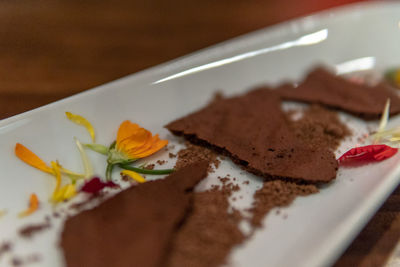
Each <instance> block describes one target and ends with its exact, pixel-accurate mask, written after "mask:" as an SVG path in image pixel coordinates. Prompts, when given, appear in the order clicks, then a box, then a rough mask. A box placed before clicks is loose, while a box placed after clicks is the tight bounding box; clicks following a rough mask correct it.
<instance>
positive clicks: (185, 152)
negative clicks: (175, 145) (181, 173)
mask: <svg viewBox="0 0 400 267" xmlns="http://www.w3.org/2000/svg"><path fill="white" fill-rule="evenodd" d="M185 144H186V148H184V149H182V150H180V151H179V152H178V160H177V161H176V163H175V167H174V168H175V169H181V168H182V167H184V166H187V165H189V164H191V163H194V162H198V161H201V160H207V161H209V162H211V163H212V164H213V165H214V167H215V168H218V166H219V164H220V160H219V159H217V154H216V153H215V152H213V151H212V150H210V149H208V148H205V147H201V146H197V145H193V144H191V143H189V142H186V143H185ZM208 171H209V172H213V169H212V167H211V164H210V166H209V168H208Z"/></svg>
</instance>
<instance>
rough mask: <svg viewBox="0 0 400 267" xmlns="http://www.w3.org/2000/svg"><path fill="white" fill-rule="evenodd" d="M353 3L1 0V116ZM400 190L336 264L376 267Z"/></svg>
mask: <svg viewBox="0 0 400 267" xmlns="http://www.w3.org/2000/svg"><path fill="white" fill-rule="evenodd" d="M353 2H361V1H360V0H301V1H299V0H219V1H217V0H201V1H200V0H192V1H184V0H170V1H161V0H132V1H129V0H116V1H104V0H79V1H78V0H65V1H61V0H35V1H32V0H31V1H29V0H17V1H16V0H2V1H0V107H1V108H0V119H2V118H6V117H9V116H12V115H15V114H18V113H21V112H23V111H27V110H30V109H32V108H35V107H38V106H41V105H44V104H47V103H50V102H53V101H55V100H58V99H61V98H64V97H66V96H70V95H72V94H75V93H78V92H81V91H84V90H86V89H89V88H92V87H94V86H97V85H100V84H102V83H105V82H109V81H111V80H114V79H117V78H119V77H122V76H125V75H127V74H131V73H134V72H137V71H139V70H142V69H145V68H148V67H151V66H154V65H157V64H159V63H162V62H165V61H168V60H171V59H174V58H176V57H179V56H183V55H185V54H188V53H190V52H194V51H196V50H199V49H201V48H205V47H207V46H210V45H213V44H216V43H219V42H221V41H224V40H227V39H230V38H233V37H236V36H238V35H241V34H244V33H248V32H250V31H254V30H257V29H260V28H263V27H267V26H269V25H272V24H276V23H279V22H282V21H285V20H288V19H292V18H296V17H299V16H303V15H307V14H310V13H313V12H317V11H320V10H324V9H327V8H331V7H335V6H340V5H344V4H350V3H353ZM399 211H400V190H399V189H398V190H396V191H395V192H394V194H393V195H392V196H391V197H390V198H389V199H388V201H386V203H385V205H384V206H383V207H382V208H381V209H380V211H379V212H378V213H377V214H376V215H375V217H374V218H373V219H372V221H371V222H370V223H369V224H368V226H367V227H366V228H365V229H364V230H363V232H362V233H361V234H360V235H359V237H358V238H357V239H356V240H355V241H354V242H353V244H352V245H351V247H350V248H349V249H348V250H347V251H346V253H345V254H344V255H343V256H342V257H341V258H340V260H339V261H338V263H337V264H336V265H337V266H382V265H383V264H384V262H385V261H386V260H387V258H388V257H389V256H390V254H391V252H392V251H393V249H394V247H395V245H396V244H397V242H398V240H399V238H400V215H399V214H400V213H399Z"/></svg>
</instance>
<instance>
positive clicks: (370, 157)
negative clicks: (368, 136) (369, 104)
mask: <svg viewBox="0 0 400 267" xmlns="http://www.w3.org/2000/svg"><path fill="white" fill-rule="evenodd" d="M389 113H390V99H387V101H386V104H385V108H384V110H383V112H382V117H381V120H380V123H379V126H378V131H377V132H376V133H375V134H373V135H372V138H373V144H371V145H366V146H360V147H355V148H352V149H350V150H349V151H347V152H346V153H344V154H343V155H342V156H340V157H339V159H338V162H339V164H340V165H352V164H354V163H356V164H362V163H370V162H374V161H382V160H385V159H388V158H390V157H392V156H393V155H395V154H396V153H397V151H398V148H394V147H390V146H388V145H386V144H383V143H382V142H385V141H386V142H395V141H398V140H400V138H399V135H400V132H399V129H398V128H395V129H390V130H385V128H386V125H387V123H388V121H389ZM398 138H399V139H398Z"/></svg>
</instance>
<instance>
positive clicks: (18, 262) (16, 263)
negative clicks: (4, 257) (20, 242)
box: [11, 257, 23, 266]
mask: <svg viewBox="0 0 400 267" xmlns="http://www.w3.org/2000/svg"><path fill="white" fill-rule="evenodd" d="M22 264H23V261H22V259H20V258H17V257H13V258H12V259H11V265H12V266H21V265H22Z"/></svg>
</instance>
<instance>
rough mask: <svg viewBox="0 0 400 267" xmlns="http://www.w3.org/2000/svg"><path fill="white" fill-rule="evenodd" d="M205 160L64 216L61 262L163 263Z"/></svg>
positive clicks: (98, 266)
mask: <svg viewBox="0 0 400 267" xmlns="http://www.w3.org/2000/svg"><path fill="white" fill-rule="evenodd" d="M207 168H208V162H205V161H203V162H199V163H195V164H192V165H190V166H187V167H185V168H182V169H180V170H178V171H176V172H174V173H172V174H171V175H169V176H168V177H166V178H165V179H160V180H156V181H149V182H146V183H144V184H140V185H138V186H133V187H130V188H129V189H127V190H125V191H123V192H121V193H119V194H117V195H116V196H114V197H112V198H111V199H109V200H107V201H105V202H104V203H102V204H101V205H100V206H98V207H95V208H93V209H91V210H87V211H84V212H82V213H80V214H78V215H76V216H74V217H72V218H70V219H68V220H67V222H66V224H65V227H64V230H63V233H62V238H61V247H62V249H63V251H64V257H65V261H66V265H67V266H73V267H79V266H85V267H92V266H93V267H103V266H104V267H109V266H118V267H125V266H126V267H131V266H141V267H150V266H154V267H155V266H163V261H164V259H165V257H166V253H167V252H168V247H169V244H170V242H171V238H172V237H173V235H174V231H176V230H177V229H178V226H179V225H180V224H181V223H182V221H183V220H184V218H185V216H186V215H187V213H188V211H189V210H190V208H191V203H192V197H193V196H192V195H193V193H192V190H193V188H194V186H195V185H196V184H197V183H198V182H199V181H200V180H202V179H203V178H205V177H206V175H207Z"/></svg>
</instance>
